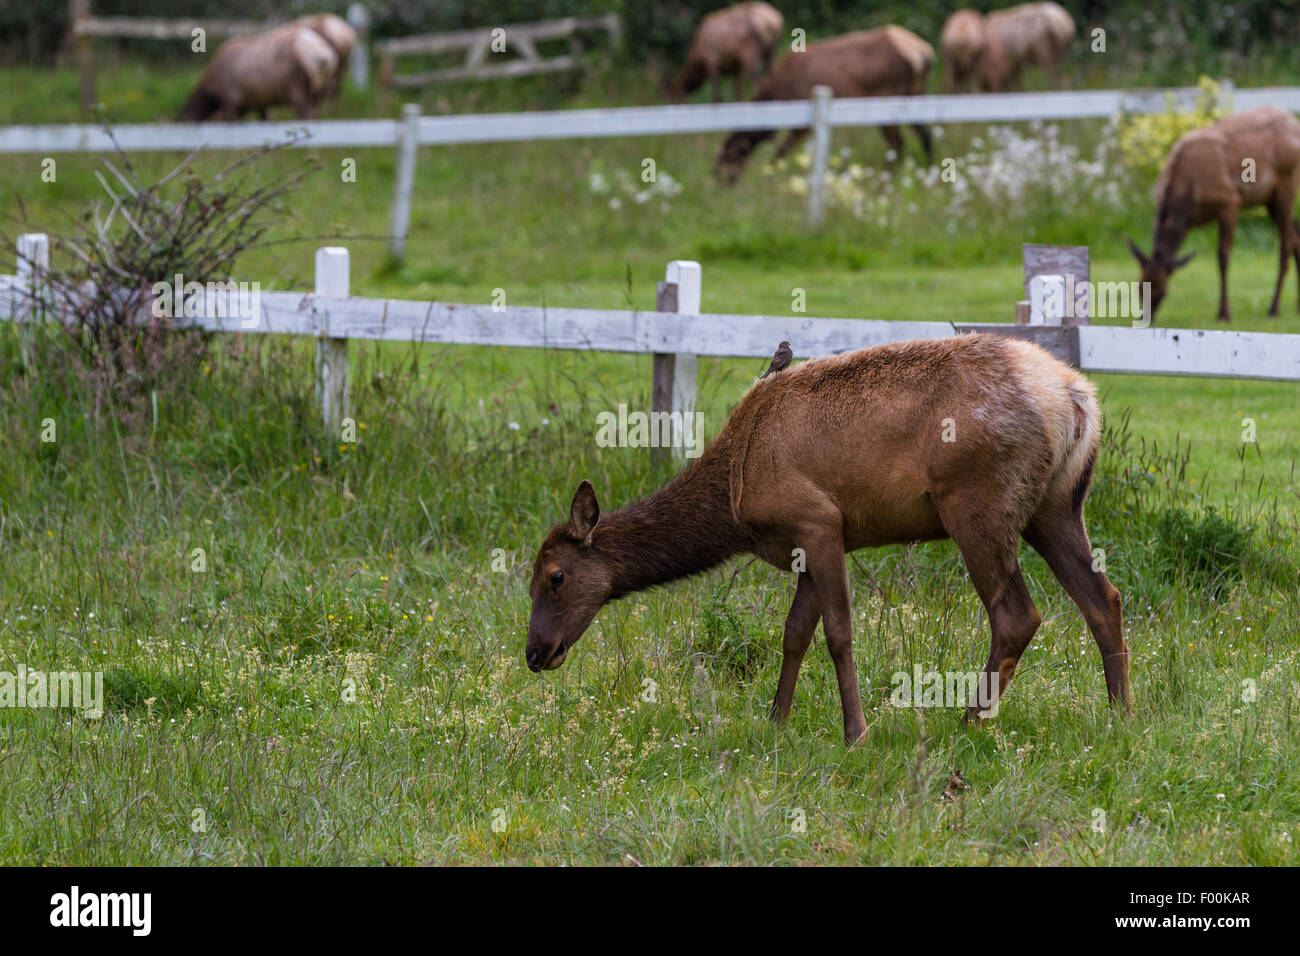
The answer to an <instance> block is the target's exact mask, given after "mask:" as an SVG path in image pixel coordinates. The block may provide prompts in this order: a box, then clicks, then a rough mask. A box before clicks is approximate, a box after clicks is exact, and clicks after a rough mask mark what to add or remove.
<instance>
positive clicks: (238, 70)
mask: <svg viewBox="0 0 1300 956" xmlns="http://www.w3.org/2000/svg"><path fill="white" fill-rule="evenodd" d="M337 69H338V56H337V55H336V54H335V52H334V48H333V47H331V46H330V45H329V44H328V43H327V42H325V40H324V39H323V38H322V37H321V36H320V35H319V34H317V33H316V32H315V31H314V30H309V29H307V28H306V27H303V26H299V25H297V24H292V23H291V24H288V25H286V26H282V27H276V28H275V29H273V30H268V31H267V32H265V33H259V34H256V35H254V36H247V37H233V38H231V39H229V40H227V41H226V42H225V43H223V44H221V46H220V47H219V48H218V49H217V52H216V53H214V54H213V55H212V62H211V63H209V64H208V68H207V69H206V70H204V71H203V76H201V77H200V78H199V83H198V86H197V87H195V89H194V92H193V93H191V94H190V96H189V99H187V100H186V101H185V105H184V106H183V107H182V108H181V112H180V116H179V117H178V118H179V119H181V120H183V121H189V122H202V121H203V120H208V119H214V120H218V121H231V120H237V119H239V118H240V117H241V116H243V115H244V114H245V113H255V114H257V115H258V116H260V117H261V118H262V119H266V117H267V112H268V110H270V109H271V108H272V107H275V106H288V107H290V108H292V109H293V110H294V112H296V113H297V114H298V116H299V117H301V118H303V119H311V118H314V117H315V116H316V111H317V107H318V106H319V104H320V101H321V99H322V98H323V97H324V96H325V94H326V93H327V92H328V90H329V88H330V84H331V83H332V82H333V80H334V76H335V73H336V71H337Z"/></svg>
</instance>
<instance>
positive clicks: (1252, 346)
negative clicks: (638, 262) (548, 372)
mask: <svg viewBox="0 0 1300 956" xmlns="http://www.w3.org/2000/svg"><path fill="white" fill-rule="evenodd" d="M18 248H19V250H20V255H21V256H22V258H20V261H19V263H18V274H17V275H14V276H0V319H6V320H12V321H18V322H27V321H33V320H55V321H59V320H61V319H62V318H63V317H64V316H66V314H67V312H66V309H65V308H64V305H65V304H64V303H60V302H58V301H56V300H55V299H54V298H53V297H52V296H51V295H50V294H49V291H48V287H45V286H44V285H43V280H42V276H43V275H44V274H45V272H46V271H47V270H48V268H49V241H48V239H47V238H46V237H45V236H43V235H39V234H34V235H27V236H22V237H20V239H19V243H18ZM348 273H349V258H348V251H347V250H346V249H344V248H341V247H326V248H323V249H319V250H317V254H316V284H315V291H314V292H313V293H301V292H264V293H260V295H259V296H258V297H257V299H258V301H257V307H256V309H255V314H241V305H246V303H247V302H248V299H247V297H244V298H243V299H240V298H237V297H238V296H239V293H238V292H236V291H234V290H230V289H226V290H216V291H211V290H209V291H205V292H204V293H203V294H202V295H198V296H196V297H194V298H193V299H192V300H189V302H188V307H187V308H186V309H185V310H184V311H185V312H187V313H192V314H188V315H184V316H181V317H178V318H176V319H174V320H173V321H174V324H175V325H176V326H178V327H181V328H186V327H194V328H202V329H207V330H209V331H213V332H248V333H254V334H257V333H261V334H281V335H302V336H310V337H312V338H315V339H316V341H317V362H316V375H317V380H316V387H317V395H318V397H319V401H320V406H321V414H322V418H323V420H324V422H325V423H326V426H327V427H331V428H332V427H335V426H336V425H337V424H338V422H339V421H340V420H341V419H342V417H343V416H344V415H346V414H347V402H348V397H347V396H348V342H349V341H350V340H352V339H358V340H371V341H388V342H412V343H441V344H449V345H488V346H493V345H495V346H504V347H510V348H553V349H577V350H584V351H601V352H628V353H636V354H652V355H654V356H655V368H654V380H653V382H652V386H651V394H652V395H653V396H654V399H653V403H654V409H655V411H666V412H670V413H675V412H676V413H682V417H683V418H684V417H685V416H687V415H689V414H690V413H691V412H693V411H694V407H695V361H696V357H697V356H700V355H705V356H717V357H724V356H729V357H739V358H754V359H760V358H767V357H769V356H771V354H772V352H773V350H774V348H775V347H776V344H777V343H778V342H781V341H783V340H784V341H788V342H790V343H791V344H792V346H793V348H794V352H795V355H796V356H798V357H800V358H813V357H816V356H820V355H831V354H836V353H840V352H846V351H850V350H852V349H858V348H865V347H868V346H872V345H882V344H884V343H887V342H897V341H904V340H909V339H933V338H943V337H946V336H951V335H960V334H966V333H971V332H991V333H995V334H1004V335H1014V336H1018V337H1022V338H1029V339H1031V340H1035V341H1039V342H1040V344H1043V345H1045V346H1050V345H1056V344H1057V343H1059V342H1061V341H1066V342H1068V346H1067V351H1068V357H1069V358H1070V359H1071V360H1072V361H1073V362H1074V364H1076V365H1077V366H1079V367H1080V368H1081V369H1082V370H1083V371H1086V372H1108V373H1120V374H1132V375H1180V376H1199V377H1210V378H1238V379H1256V380H1272V381H1285V382H1300V335H1293V334H1283V333H1272V332H1233V331H1223V330H1199V329H1159V328H1145V329H1139V328H1124V327H1117V326H1096V325H1082V326H1077V327H1065V328H1061V327H1055V328H1053V327H1044V326H1028V327H1027V326H1015V325H1009V324H1003V323H989V324H981V323H964V322H911V321H881V320H872V319H833V318H813V317H808V316H803V315H782V316H774V315H729V314H715V313H701V312H700V311H699V309H700V284H701V270H700V266H699V264H698V263H694V262H687V261H680V260H677V261H673V262H670V263H669V264H668V267H667V269H666V271H665V282H664V283H663V284H661V287H660V290H659V296H658V298H657V303H656V304H657V308H658V311H637V310H617V309H568V308H558V309H553V308H538V307H532V306H490V305H466V304H457V303H448V302H425V301H416V300H408V299H375V298H361V297H352V296H351V295H350V290H349V287H348V284H349V277H348ZM178 308H179V305H178ZM249 311H253V310H249ZM1055 350H1056V351H1057V352H1058V354H1059V352H1060V350H1059V348H1057V349H1055ZM674 427H675V426H674ZM676 447H678V448H679V449H680V448H681V447H682V446H680V445H678V446H676Z"/></svg>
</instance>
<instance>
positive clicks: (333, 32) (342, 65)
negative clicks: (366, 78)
mask: <svg viewBox="0 0 1300 956" xmlns="http://www.w3.org/2000/svg"><path fill="white" fill-rule="evenodd" d="M294 23H295V24H297V25H298V26H303V27H306V28H307V29H308V30H311V31H313V32H315V33H318V34H320V36H321V38H322V39H323V40H324V41H325V42H326V43H328V44H329V45H330V46H331V47H332V48H333V50H334V55H335V56H336V57H338V66H337V67H335V69H334V77H333V80H332V81H331V82H330V84H329V88H328V89H327V90H326V91H325V92H326V94H327V95H329V96H337V95H338V92H339V90H340V89H342V88H343V75H344V74H345V73H346V72H347V69H348V58H349V57H350V56H351V55H352V48H353V47H354V46H356V45H357V31H356V30H353V29H352V27H350V26H348V23H347V21H346V20H344V19H343V18H342V17H339V16H335V15H334V14H332V13H314V14H312V15H311V16H306V17H299V18H298V19H297V20H295V21H294Z"/></svg>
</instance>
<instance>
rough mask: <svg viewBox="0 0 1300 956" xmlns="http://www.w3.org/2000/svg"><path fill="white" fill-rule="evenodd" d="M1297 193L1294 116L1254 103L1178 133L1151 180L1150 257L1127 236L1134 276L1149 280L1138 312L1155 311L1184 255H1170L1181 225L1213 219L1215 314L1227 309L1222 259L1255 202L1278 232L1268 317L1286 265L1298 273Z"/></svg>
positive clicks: (1298, 132) (1298, 144)
mask: <svg viewBox="0 0 1300 956" xmlns="http://www.w3.org/2000/svg"><path fill="white" fill-rule="evenodd" d="M1297 191H1300V122H1297V121H1296V118H1295V117H1294V116H1292V115H1291V114H1290V113H1285V112H1283V111H1282V110H1279V109H1274V108H1273V107H1271V106H1262V107H1260V108H1259V109H1253V110H1248V111H1246V112H1244V113H1238V114H1236V115H1234V116H1227V117H1224V118H1223V119H1221V120H1219V121H1218V122H1217V123H1215V124H1213V125H1212V126H1207V127H1204V128H1203V129H1198V130H1193V131H1192V132H1190V133H1187V134H1186V135H1184V136H1183V137H1182V138H1181V139H1179V140H1178V142H1177V143H1175V144H1174V148H1173V149H1172V150H1170V153H1169V158H1168V159H1167V160H1165V166H1164V169H1163V170H1162V171H1161V173H1160V179H1159V181H1158V183H1157V184H1156V225H1155V237H1154V239H1153V240H1152V245H1151V255H1149V256H1148V255H1146V254H1145V253H1144V252H1143V251H1142V250H1141V249H1139V248H1138V246H1137V243H1135V242H1134V241H1133V240H1132V239H1130V240H1129V241H1128V244H1129V249H1131V250H1132V252H1133V255H1134V257H1135V258H1136V259H1137V261H1138V264H1139V265H1140V266H1141V267H1142V275H1141V281H1142V282H1149V283H1150V286H1149V287H1148V289H1149V291H1148V294H1147V306H1146V316H1147V317H1148V319H1150V320H1152V321H1154V319H1155V314H1156V310H1157V309H1159V308H1160V303H1161V302H1162V301H1164V298H1165V294H1166V293H1167V292H1168V289H1169V276H1170V275H1171V274H1172V273H1173V272H1174V270H1176V269H1179V268H1181V267H1182V266H1184V265H1186V264H1187V261H1188V260H1189V259H1191V258H1192V257H1191V255H1186V256H1182V257H1181V258H1180V257H1178V248H1179V246H1181V245H1182V244H1183V238H1184V237H1185V236H1186V235H1187V232H1188V230H1190V229H1195V228H1196V227H1197V226H1202V225H1205V224H1207V223H1211V222H1217V223H1218V224H1219V314H1218V318H1219V321H1221V322H1227V321H1229V319H1230V318H1231V315H1230V314H1229V310H1228V259H1229V257H1230V255H1231V253H1232V238H1233V235H1234V233H1235V232H1236V229H1237V215H1238V214H1239V213H1240V211H1241V210H1242V209H1246V208H1248V207H1251V206H1263V207H1265V208H1266V209H1267V210H1268V214H1269V216H1270V218H1272V220H1273V224H1274V225H1275V226H1276V227H1277V235H1278V253H1279V258H1278V267H1277V285H1276V286H1275V287H1274V289H1273V303H1272V305H1270V306H1269V307H1268V314H1269V315H1273V316H1275V315H1277V310H1278V300H1279V299H1280V297H1281V295H1282V283H1283V282H1284V280H1285V279H1286V270H1287V264H1288V261H1289V259H1290V258H1291V257H1294V258H1295V261H1296V269H1297V271H1300V225H1297V223H1296V220H1295V215H1294V209H1295V201H1296V193H1297Z"/></svg>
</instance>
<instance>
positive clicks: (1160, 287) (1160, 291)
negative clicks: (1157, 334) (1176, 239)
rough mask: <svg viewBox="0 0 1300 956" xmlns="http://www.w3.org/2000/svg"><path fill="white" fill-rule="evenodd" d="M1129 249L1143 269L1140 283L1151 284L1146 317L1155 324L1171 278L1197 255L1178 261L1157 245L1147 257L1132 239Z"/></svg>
mask: <svg viewBox="0 0 1300 956" xmlns="http://www.w3.org/2000/svg"><path fill="white" fill-rule="evenodd" d="M1128 247H1129V251H1130V252H1132V253H1133V258H1134V259H1136V260H1137V261H1138V265H1139V266H1141V267H1142V277H1141V278H1140V279H1139V280H1138V281H1139V282H1143V283H1150V286H1149V288H1150V289H1151V292H1150V294H1149V296H1148V297H1147V302H1146V316H1145V317H1146V319H1147V321H1148V322H1154V321H1155V318H1156V309H1158V308H1160V303H1161V302H1162V301H1164V297H1165V293H1166V292H1168V291H1169V277H1170V276H1171V275H1173V273H1174V272H1175V271H1176V270H1178V269H1181V268H1182V267H1183V266H1185V265H1187V263H1188V262H1190V261H1191V259H1192V256H1194V255H1196V253H1194V252H1191V253H1188V254H1187V255H1185V256H1181V257H1180V258H1177V259H1170V258H1169V256H1168V254H1167V253H1165V252H1163V251H1162V250H1161V248H1160V246H1159V245H1157V246H1155V247H1154V248H1153V249H1152V252H1151V255H1150V256H1147V255H1146V253H1144V252H1143V251H1142V250H1141V249H1139V248H1138V244H1137V243H1136V242H1134V241H1133V240H1132V239H1129V240H1128Z"/></svg>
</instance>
